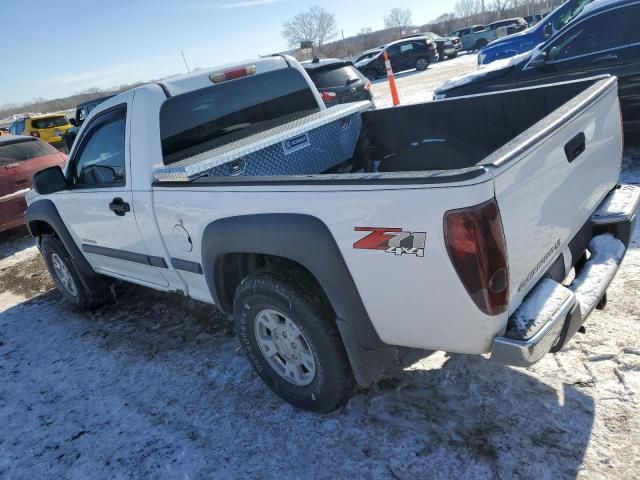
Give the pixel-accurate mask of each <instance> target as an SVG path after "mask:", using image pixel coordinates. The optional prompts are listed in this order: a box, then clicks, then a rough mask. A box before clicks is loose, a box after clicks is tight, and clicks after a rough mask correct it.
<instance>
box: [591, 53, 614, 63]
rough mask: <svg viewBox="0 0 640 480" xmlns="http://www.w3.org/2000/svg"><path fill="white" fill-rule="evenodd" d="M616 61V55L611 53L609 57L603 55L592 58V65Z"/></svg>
mask: <svg viewBox="0 0 640 480" xmlns="http://www.w3.org/2000/svg"><path fill="white" fill-rule="evenodd" d="M617 61H618V55H616V54H615V53H612V54H611V55H604V56H602V57H597V58H594V59H593V62H592V63H595V64H598V63H610V62H617Z"/></svg>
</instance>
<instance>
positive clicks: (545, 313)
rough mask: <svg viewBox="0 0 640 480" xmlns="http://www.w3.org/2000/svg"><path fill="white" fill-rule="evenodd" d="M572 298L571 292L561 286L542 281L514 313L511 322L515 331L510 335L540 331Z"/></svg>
mask: <svg viewBox="0 0 640 480" xmlns="http://www.w3.org/2000/svg"><path fill="white" fill-rule="evenodd" d="M570 296H571V292H570V291H569V290H568V289H567V288H565V287H564V286H562V285H561V284H559V283H557V282H555V281H553V280H551V279H548V278H545V279H542V280H541V281H540V282H539V283H538V285H536V287H535V288H534V289H533V290H532V291H531V292H530V293H529V294H528V295H527V297H526V298H525V300H524V301H523V302H522V304H521V305H520V307H518V309H517V310H516V311H515V312H514V313H513V315H512V317H511V320H512V321H513V323H514V330H515V331H510V333H512V334H513V333H515V334H522V333H524V332H526V331H528V330H530V331H532V332H536V331H538V330H539V328H540V327H542V325H544V324H545V323H547V322H548V321H549V319H550V318H551V317H552V316H553V314H554V313H555V312H556V311H557V310H558V308H560V307H561V306H562V304H563V303H564V302H565V301H566V300H567V298H568V297H570Z"/></svg>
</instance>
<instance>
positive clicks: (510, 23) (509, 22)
mask: <svg viewBox="0 0 640 480" xmlns="http://www.w3.org/2000/svg"><path fill="white" fill-rule="evenodd" d="M501 27H507V35H512V34H514V33H518V32H522V31H523V30H526V29H527V28H529V25H528V24H527V22H526V20H525V19H524V18H522V17H516V18H508V19H506V20H499V21H497V22H493V23H490V24H489V25H487V28H488V29H489V30H497V29H499V28H501Z"/></svg>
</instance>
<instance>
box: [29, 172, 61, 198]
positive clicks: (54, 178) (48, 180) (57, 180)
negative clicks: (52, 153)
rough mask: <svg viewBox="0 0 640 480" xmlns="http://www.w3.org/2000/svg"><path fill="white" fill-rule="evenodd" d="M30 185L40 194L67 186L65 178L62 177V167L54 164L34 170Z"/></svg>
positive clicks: (47, 193) (53, 191) (46, 193)
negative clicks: (37, 170)
mask: <svg viewBox="0 0 640 480" xmlns="http://www.w3.org/2000/svg"><path fill="white" fill-rule="evenodd" d="M32 185H33V188H34V189H35V191H36V192H38V193H39V194H40V195H49V194H50V193H55V192H59V191H60V190H64V189H65V188H67V179H66V178H64V173H63V172H62V169H61V168H60V167H59V166H58V165H56V166H54V167H49V168H45V169H44V170H40V171H39V172H36V173H35V174H34V175H33V182H32Z"/></svg>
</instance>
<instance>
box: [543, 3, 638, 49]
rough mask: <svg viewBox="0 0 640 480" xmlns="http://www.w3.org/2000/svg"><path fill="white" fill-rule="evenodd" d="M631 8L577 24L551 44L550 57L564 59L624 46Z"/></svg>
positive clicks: (618, 9) (614, 11) (620, 9)
mask: <svg viewBox="0 0 640 480" xmlns="http://www.w3.org/2000/svg"><path fill="white" fill-rule="evenodd" d="M629 10H630V9H629V8H617V9H615V10H611V11H609V12H605V13H602V14H600V15H595V16H593V17H591V18H589V19H587V20H585V21H583V22H581V23H579V24H577V25H575V26H574V27H573V28H571V29H570V30H569V31H567V32H566V33H565V34H564V35H561V36H560V37H559V38H558V40H556V41H555V42H554V43H553V44H552V45H551V49H550V50H549V58H550V59H551V60H564V59H568V58H573V57H578V56H581V55H588V54H591V53H596V52H602V51H604V50H609V49H613V48H617V47H620V46H622V45H623V37H624V31H625V25H626V24H627V15H629V14H631V12H630V11H629Z"/></svg>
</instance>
